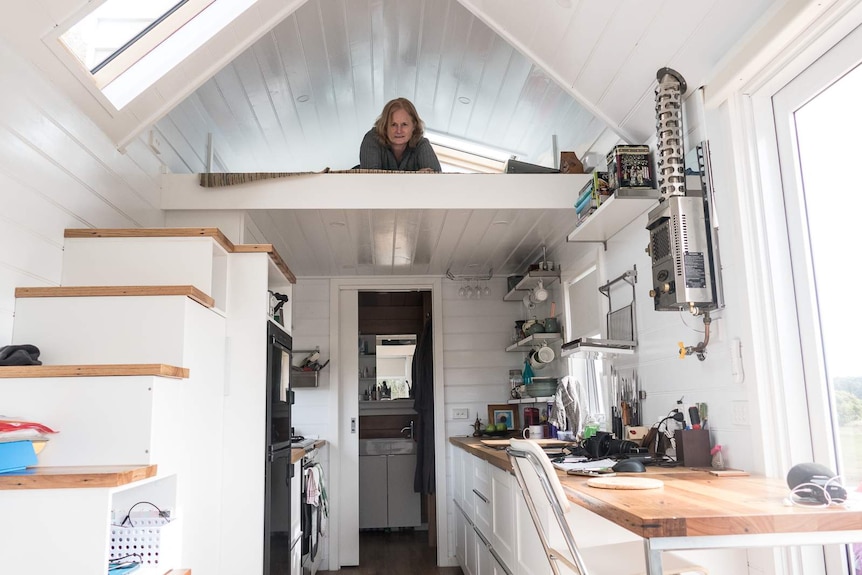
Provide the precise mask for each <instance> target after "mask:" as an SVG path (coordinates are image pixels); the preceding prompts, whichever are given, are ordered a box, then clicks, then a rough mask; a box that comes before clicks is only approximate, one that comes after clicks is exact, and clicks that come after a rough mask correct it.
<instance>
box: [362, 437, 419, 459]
mask: <svg viewBox="0 0 862 575" xmlns="http://www.w3.org/2000/svg"><path fill="white" fill-rule="evenodd" d="M411 453H416V442H414V441H413V440H412V439H405V438H398V437H386V438H380V439H360V440H359V455H360V456H362V455H410V454H411Z"/></svg>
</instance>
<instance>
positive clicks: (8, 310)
mask: <svg viewBox="0 0 862 575" xmlns="http://www.w3.org/2000/svg"><path fill="white" fill-rule="evenodd" d="M0 85H2V86H4V89H3V90H0V205H2V209H0V346H2V345H7V344H9V343H10V341H11V334H12V316H13V312H14V307H15V300H14V291H15V288H16V287H23V286H54V285H58V284H59V282H60V271H61V256H62V250H63V230H64V229H65V228H86V227H103V228H106V227H115V228H135V227H157V226H161V225H163V221H164V218H163V215H162V212H161V210H159V209H158V208H157V207H156V206H157V205H158V202H159V194H160V191H159V186H158V175H159V170H160V166H161V165H160V163H159V162H158V160H157V159H156V158H155V157H154V156H153V155H152V153H150V152H149V150H148V148H146V147H145V146H144V144H143V143H141V142H140V141H138V140H136V141H135V142H133V143H132V144H131V145H130V146H129V148H128V149H127V150H126V153H125V154H121V153H119V152H118V151H116V149H115V148H114V146H113V144H111V142H110V141H109V140H108V138H107V137H106V136H105V135H104V134H103V133H102V132H101V131H100V130H99V129H98V128H97V127H96V126H95V125H94V124H93V123H92V122H91V121H89V120H88V119H87V118H86V117H84V116H83V114H81V112H80V111H79V110H77V109H76V108H75V107H74V106H72V105H71V104H69V103H68V102H67V101H66V100H65V98H64V97H63V96H61V95H60V93H59V92H58V91H57V90H56V89H55V88H54V87H53V86H52V85H51V84H50V83H49V82H48V81H47V80H46V79H45V78H44V77H43V76H42V75H41V74H40V72H39V71H38V70H37V69H36V68H34V67H33V66H32V65H31V64H30V63H28V62H27V61H25V60H23V59H21V58H20V57H19V56H18V55H17V54H16V53H14V52H13V51H12V50H10V49H9V47H8V46H7V45H6V44H5V43H3V42H2V41H0ZM32 343H34V344H35V345H37V346H38V345H39V342H32Z"/></svg>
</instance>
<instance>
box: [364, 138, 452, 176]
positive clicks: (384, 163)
mask: <svg viewBox="0 0 862 575" xmlns="http://www.w3.org/2000/svg"><path fill="white" fill-rule="evenodd" d="M359 167H360V168H362V169H365V170H393V171H402V172H416V171H419V170H421V169H422V168H431V169H432V170H434V171H435V172H442V171H443V170H441V169H440V161H439V160H437V154H435V153H434V149H433V148H432V147H431V142H429V141H428V138H422V139H421V140H419V143H418V144H416V147H415V148H411V147H408V148H407V149H406V150H405V151H404V155H403V156H401V161H400V162H397V161H396V160H395V155H394V154H393V153H392V149H391V148H389V146H383V145H381V144H380V141H379V140H378V139H377V134H375V133H374V129H371V130H369V131H368V133H367V134H365V137H364V138H362V145H361V146H359Z"/></svg>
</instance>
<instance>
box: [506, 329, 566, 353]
mask: <svg viewBox="0 0 862 575" xmlns="http://www.w3.org/2000/svg"><path fill="white" fill-rule="evenodd" d="M560 337H561V336H560V334H559V333H534V334H533V335H528V336H527V337H525V338H524V339H522V340H520V341H518V342H517V343H513V344H512V345H510V346H509V347H507V348H506V351H531V350H532V349H533V347H534V346H537V345H541V344H542V343H553V342H555V341H559V339H560Z"/></svg>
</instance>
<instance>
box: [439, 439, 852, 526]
mask: <svg viewBox="0 0 862 575" xmlns="http://www.w3.org/2000/svg"><path fill="white" fill-rule="evenodd" d="M449 441H450V443H452V444H453V445H455V446H457V447H460V448H462V449H464V450H466V451H468V452H469V453H471V454H472V455H476V456H477V457H480V458H482V459H484V460H486V461H489V462H490V463H491V464H492V465H495V466H497V467H499V468H501V469H505V470H508V471H511V466H510V465H509V461H508V456H507V455H506V452H505V450H495V449H490V448H488V447H485V446H483V445H482V444H481V443H480V439H479V438H472V437H469V438H467V437H452V438H450V439H449ZM557 474H558V476H559V477H560V482H561V483H562V485H563V490H564V491H565V492H566V496H567V498H568V499H569V501H571V502H573V503H576V504H577V505H580V506H581V507H584V508H586V509H588V510H590V511H592V512H594V513H596V514H597V515H600V516H602V517H604V518H606V519H609V520H610V521H613V522H614V523H616V524H618V525H620V526H622V527H625V528H626V529H628V530H629V531H632V532H634V533H636V534H638V535H640V536H641V537H646V538H650V537H691V536H698V535H741V534H763V533H808V532H812V531H844V530H853V529H859V526H860V525H862V501H859V500H851V501H848V503H847V504H846V505H845V506H835V505H833V506H831V507H825V508H824V507H813V508H809V507H802V506H787V505H785V504H784V499H785V498H786V497H787V495H788V491H789V490H788V488H787V485H786V483H785V482H784V481H783V480H781V479H776V478H768V477H763V476H756V475H751V476H745V477H716V476H714V475H711V474H710V473H709V472H708V470H707V469H693V468H687V467H676V468H662V467H652V466H650V467H647V472H646V473H635V474H626V475H634V476H641V477H650V478H655V479H660V480H662V481H663V482H664V486H663V487H661V488H659V489H650V490H622V489H597V488H595V487H590V486H589V485H587V478H585V477H576V476H571V475H566V474H564V473H563V472H562V471H557Z"/></svg>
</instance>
